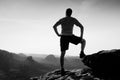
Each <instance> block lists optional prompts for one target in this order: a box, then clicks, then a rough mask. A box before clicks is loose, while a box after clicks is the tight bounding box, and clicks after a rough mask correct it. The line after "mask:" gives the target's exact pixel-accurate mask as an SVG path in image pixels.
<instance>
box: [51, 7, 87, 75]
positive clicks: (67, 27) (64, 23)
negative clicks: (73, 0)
mask: <svg viewBox="0 0 120 80" xmlns="http://www.w3.org/2000/svg"><path fill="white" fill-rule="evenodd" d="M71 15H72V9H70V8H68V9H67V10H66V17H64V18H62V19H60V20H59V21H58V22H57V23H56V24H55V25H54V26H53V28H54V31H55V33H56V34H57V36H59V37H61V38H60V47H61V56H60V64H61V74H62V75H64V56H65V53H66V50H68V48H69V43H73V44H75V45H77V44H78V43H81V52H80V58H83V57H84V56H85V54H84V48H85V44H86V41H85V39H83V31H84V28H83V26H82V24H80V22H79V21H78V20H77V19H75V18H73V17H71ZM59 25H61V30H62V32H61V34H59V32H58V30H57V26H59ZM74 25H76V26H78V27H80V28H81V35H80V37H77V36H75V35H74V34H73V27H74Z"/></svg>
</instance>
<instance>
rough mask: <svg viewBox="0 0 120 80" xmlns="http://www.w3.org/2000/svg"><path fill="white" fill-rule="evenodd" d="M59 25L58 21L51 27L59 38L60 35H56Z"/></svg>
mask: <svg viewBox="0 0 120 80" xmlns="http://www.w3.org/2000/svg"><path fill="white" fill-rule="evenodd" d="M59 25H60V21H58V22H57V23H56V24H55V25H54V26H53V29H54V31H55V33H56V34H57V36H60V34H59V33H58V30H57V26H59Z"/></svg>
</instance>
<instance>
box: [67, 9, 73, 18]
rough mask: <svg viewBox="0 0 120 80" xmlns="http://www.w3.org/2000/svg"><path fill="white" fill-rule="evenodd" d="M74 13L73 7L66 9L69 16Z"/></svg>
mask: <svg viewBox="0 0 120 80" xmlns="http://www.w3.org/2000/svg"><path fill="white" fill-rule="evenodd" d="M71 15H72V9H71V8H68V9H67V10H66V16H67V17H70V16H71Z"/></svg>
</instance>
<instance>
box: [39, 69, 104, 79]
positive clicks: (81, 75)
mask: <svg viewBox="0 0 120 80" xmlns="http://www.w3.org/2000/svg"><path fill="white" fill-rule="evenodd" d="M41 80H103V79H100V78H97V77H94V76H93V75H92V71H91V70H90V69H76V70H66V71H65V75H64V76H61V72H60V70H55V71H52V72H49V73H47V74H46V75H44V76H43V78H42V79H41Z"/></svg>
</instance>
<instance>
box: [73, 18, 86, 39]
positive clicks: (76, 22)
mask: <svg viewBox="0 0 120 80" xmlns="http://www.w3.org/2000/svg"><path fill="white" fill-rule="evenodd" d="M75 24H76V25H77V26H79V27H80V29H81V30H80V31H81V35H80V36H81V38H83V33H84V27H83V25H82V24H81V23H80V22H79V21H78V20H76V21H75Z"/></svg>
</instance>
